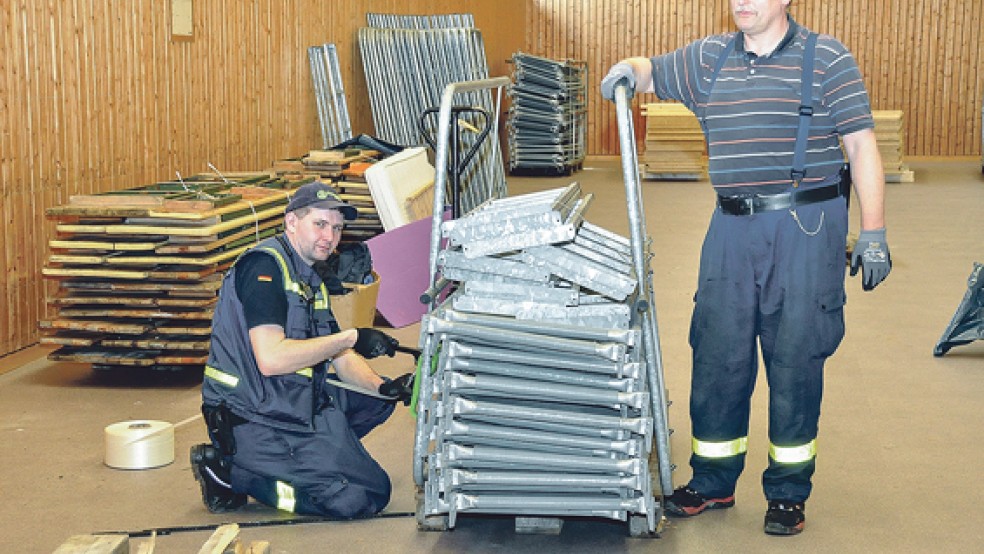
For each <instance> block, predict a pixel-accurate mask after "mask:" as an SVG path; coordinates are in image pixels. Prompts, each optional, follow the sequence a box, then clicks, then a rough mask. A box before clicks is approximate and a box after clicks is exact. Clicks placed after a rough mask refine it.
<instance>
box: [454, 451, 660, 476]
mask: <svg viewBox="0 0 984 554" xmlns="http://www.w3.org/2000/svg"><path fill="white" fill-rule="evenodd" d="M486 463H487V464H489V465H490V466H491V467H502V466H506V467H515V468H516V469H521V468H529V469H534V470H535V469H538V468H543V469H550V468H556V469H561V470H569V471H572V472H577V473H610V474H616V475H640V474H641V473H642V471H643V469H644V464H643V463H642V460H640V459H638V458H636V459H631V458H630V459H625V460H615V459H611V458H599V457H591V456H569V455H564V454H551V453H548V452H525V451H522V450H513V449H508V448H495V447H486V446H474V447H469V446H461V445H458V444H449V445H446V448H445V449H444V452H442V455H441V464H442V467H448V468H450V467H455V468H479V467H481V466H483V465H485V464H486Z"/></svg>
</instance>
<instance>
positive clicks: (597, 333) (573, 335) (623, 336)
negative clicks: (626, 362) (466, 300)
mask: <svg viewBox="0 0 984 554" xmlns="http://www.w3.org/2000/svg"><path fill="white" fill-rule="evenodd" d="M444 317H445V318H446V319H447V320H448V321H454V322H458V323H471V324H474V325H481V326H484V327H492V328H495V329H504V330H510V331H519V332H523V333H535V334H540V335H547V336H553V337H563V338H568V339H576V340H586V341H595V342H605V343H608V342H617V343H621V344H624V345H626V346H630V347H631V346H636V345H637V344H639V340H640V338H641V334H640V332H639V330H637V329H611V330H608V329H591V328H585V327H574V326H563V325H543V324H538V323H534V322H528V321H517V320H514V319H510V318H505V317H497V316H485V315H481V314H466V313H462V312H457V311H454V310H448V311H447V312H446V313H445V314H444Z"/></svg>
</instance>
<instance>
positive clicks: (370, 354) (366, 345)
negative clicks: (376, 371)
mask: <svg viewBox="0 0 984 554" xmlns="http://www.w3.org/2000/svg"><path fill="white" fill-rule="evenodd" d="M356 331H357V332H358V333H359V338H357V339H356V340H355V346H353V347H352V348H354V349H355V351H356V352H358V353H359V354H361V355H362V357H363V358H375V357H377V356H382V355H383V354H386V355H387V356H389V357H390V358H392V357H393V356H395V355H396V347H397V346H399V344H400V342H399V341H397V340H396V339H394V338H393V337H391V336H389V335H387V334H386V333H384V332H382V331H377V330H375V329H373V328H371V327H359V328H358V329H356Z"/></svg>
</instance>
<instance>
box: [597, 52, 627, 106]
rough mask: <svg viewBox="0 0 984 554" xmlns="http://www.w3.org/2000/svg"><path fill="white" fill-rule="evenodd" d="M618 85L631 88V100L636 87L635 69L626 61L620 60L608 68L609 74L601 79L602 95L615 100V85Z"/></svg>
mask: <svg viewBox="0 0 984 554" xmlns="http://www.w3.org/2000/svg"><path fill="white" fill-rule="evenodd" d="M618 85H625V86H626V87H627V88H628V89H629V90H628V93H629V100H631V99H632V95H633V93H635V87H636V79H635V71H634V70H633V69H632V66H631V65H629V64H628V63H626V62H619V63H617V64H615V65H613V66H612V68H611V69H609V70H608V75H605V78H604V79H602V80H601V97H602V98H604V99H605V100H611V101H612V102H614V101H615V87H617V86H618Z"/></svg>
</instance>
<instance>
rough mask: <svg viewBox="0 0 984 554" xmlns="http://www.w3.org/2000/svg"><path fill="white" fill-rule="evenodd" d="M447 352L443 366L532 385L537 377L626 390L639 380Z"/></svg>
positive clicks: (632, 388)
mask: <svg viewBox="0 0 984 554" xmlns="http://www.w3.org/2000/svg"><path fill="white" fill-rule="evenodd" d="M450 354H451V355H449V356H448V362H447V366H446V367H445V368H444V369H445V370H458V371H461V372H465V373H476V374H477V373H487V374H490V375H499V376H503V377H514V378H517V379H528V380H531V381H533V382H532V383H530V386H531V387H536V386H537V385H536V382H537V381H548V382H552V383H566V384H571V385H578V386H582V387H594V388H598V389H606V390H612V391H618V392H629V391H638V390H641V388H640V383H638V382H637V380H635V379H618V378H614V377H606V376H601V375H594V374H590V373H582V372H580V371H567V370H566V368H565V369H554V368H550V367H544V366H536V365H525V364H524V365H518V364H503V363H499V362H492V361H487V360H476V359H471V358H461V357H455V356H453V353H450Z"/></svg>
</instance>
